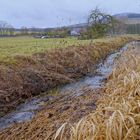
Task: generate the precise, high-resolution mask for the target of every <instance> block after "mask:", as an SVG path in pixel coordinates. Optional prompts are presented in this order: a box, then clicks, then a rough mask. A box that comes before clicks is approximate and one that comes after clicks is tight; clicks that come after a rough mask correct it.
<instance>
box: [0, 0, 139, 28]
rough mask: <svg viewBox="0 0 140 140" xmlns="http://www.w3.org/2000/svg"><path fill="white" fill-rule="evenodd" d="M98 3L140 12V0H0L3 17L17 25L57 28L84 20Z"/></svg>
mask: <svg viewBox="0 0 140 140" xmlns="http://www.w3.org/2000/svg"><path fill="white" fill-rule="evenodd" d="M96 6H98V7H99V8H100V9H102V10H103V11H105V12H107V13H110V14H116V13H123V12H135V13H140V0H0V20H4V21H7V22H8V23H10V24H12V25H13V26H14V27H18V28H19V27H21V26H27V27H33V26H34V27H55V26H63V25H68V24H75V23H83V22H85V21H86V17H87V15H88V13H89V12H90V11H91V10H92V9H94V8H95V7H96Z"/></svg>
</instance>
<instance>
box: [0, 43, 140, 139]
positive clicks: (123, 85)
mask: <svg viewBox="0 0 140 140" xmlns="http://www.w3.org/2000/svg"><path fill="white" fill-rule="evenodd" d="M99 44H100V43H99ZM100 45H101V44H100ZM100 45H99V46H100ZM139 52H140V49H138V48H137V49H132V50H128V51H127V52H126V53H124V54H123V55H122V56H121V57H120V59H118V60H116V68H115V69H114V71H113V73H112V74H111V75H110V76H109V78H108V81H107V84H106V86H105V87H104V88H103V89H102V90H101V91H96V92H95V91H92V90H90V89H85V90H84V91H85V94H84V96H81V97H76V98H71V97H69V96H68V97H67V98H66V97H65V96H64V97H61V96H60V97H58V98H56V100H54V101H53V102H50V103H49V104H47V105H46V108H45V109H44V110H43V111H41V112H39V113H38V114H37V116H36V117H35V118H34V119H33V120H32V121H30V122H26V123H21V124H17V125H14V126H12V127H10V128H7V129H5V130H3V131H1V132H0V139H1V140H18V139H27V140H28V139H29V140H34V139H35V140H44V139H46V140H47V139H50V140H51V139H56V140H65V139H66V140H69V139H70V140H84V139H86V140H91V139H94V140H105V139H107V140H129V139H133V140H136V139H139V138H140V137H139V136H140V134H139V125H140V122H139V121H140V115H139V114H140V103H139V101H140V90H139V84H140V75H139V71H140V67H139V65H138V64H139V63H140V57H139ZM100 93H102V94H100ZM93 103H95V104H93ZM85 104H86V105H87V106H89V107H90V105H93V106H94V108H95V109H96V110H95V109H93V107H92V108H91V107H90V108H86V106H85ZM96 106H97V108H96ZM89 112H90V113H91V114H89ZM92 112H93V113H92ZM88 114H89V115H88ZM82 116H86V117H83V118H82V119H81V117H82ZM79 120H80V121H79ZM78 121H79V122H78ZM75 122H78V123H76V124H74V123H75ZM61 124H63V125H62V126H61ZM59 127H60V128H59ZM57 128H59V129H58V131H57V132H56V130H57Z"/></svg>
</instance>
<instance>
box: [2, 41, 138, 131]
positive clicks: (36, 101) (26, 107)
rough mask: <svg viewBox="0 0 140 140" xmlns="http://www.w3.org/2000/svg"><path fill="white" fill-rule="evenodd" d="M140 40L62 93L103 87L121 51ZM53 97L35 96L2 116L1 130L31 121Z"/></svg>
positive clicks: (108, 58)
mask: <svg viewBox="0 0 140 140" xmlns="http://www.w3.org/2000/svg"><path fill="white" fill-rule="evenodd" d="M138 44H140V42H131V43H128V44H126V45H125V46H124V47H122V48H121V49H120V50H118V51H116V52H114V53H113V54H110V55H109V56H108V57H107V58H106V59H105V60H104V61H103V62H102V63H100V64H99V65H98V67H97V70H96V74H95V75H92V76H86V77H85V78H84V79H82V80H80V81H79V82H75V83H72V84H68V85H66V86H64V87H63V88H61V89H60V94H65V95H66V94H69V95H71V96H81V95H82V94H84V91H83V90H82V89H83V87H90V88H93V89H99V88H102V87H103V86H104V84H105V81H106V79H107V77H108V76H109V75H110V74H111V72H112V70H113V67H114V60H115V59H116V58H118V57H119V56H120V55H121V53H123V52H124V51H126V50H127V49H128V48H129V47H131V46H133V47H135V46H138ZM52 99H53V97H51V96H47V95H46V96H45V97H34V98H32V99H31V100H28V101H26V102H25V103H23V104H21V105H19V106H18V107H17V108H16V110H15V111H14V112H12V113H10V114H8V115H6V116H4V117H2V118H0V130H2V129H4V128H7V127H9V126H11V125H13V124H15V123H20V122H26V121H30V120H31V119H33V118H34V116H35V115H36V113H37V112H38V111H39V110H41V109H42V103H43V102H47V101H50V100H52Z"/></svg>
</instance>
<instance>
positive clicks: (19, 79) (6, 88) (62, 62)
mask: <svg viewBox="0 0 140 140" xmlns="http://www.w3.org/2000/svg"><path fill="white" fill-rule="evenodd" d="M135 39H136V38H135V37H131V36H122V37H116V38H113V39H108V40H107V41H101V42H96V43H94V44H91V45H90V46H73V47H69V48H63V49H62V48H59V49H54V50H50V51H46V52H44V53H37V54H34V55H33V56H32V57H22V56H16V57H15V60H16V61H15V63H14V64H7V65H6V64H2V63H1V65H0V116H3V115H4V114H5V113H7V112H9V111H10V110H12V109H14V108H15V106H16V105H17V104H19V103H21V102H22V101H24V100H25V99H28V98H31V97H32V96H35V95H38V94H40V93H41V92H44V91H47V90H48V89H50V88H54V87H56V86H59V85H63V84H66V83H70V82H73V81H74V80H75V79H78V78H80V77H82V76H84V75H86V74H87V73H90V72H93V70H94V67H93V66H95V64H97V62H99V61H100V60H101V59H104V58H105V57H106V56H107V55H108V54H109V53H111V52H113V51H115V50H116V49H119V48H120V47H122V46H123V45H124V44H126V43H128V42H130V41H132V40H135Z"/></svg>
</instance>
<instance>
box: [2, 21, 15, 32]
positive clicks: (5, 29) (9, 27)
mask: <svg viewBox="0 0 140 140" xmlns="http://www.w3.org/2000/svg"><path fill="white" fill-rule="evenodd" d="M13 34H14V28H13V26H12V25H10V24H8V23H7V22H5V21H0V35H13Z"/></svg>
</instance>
